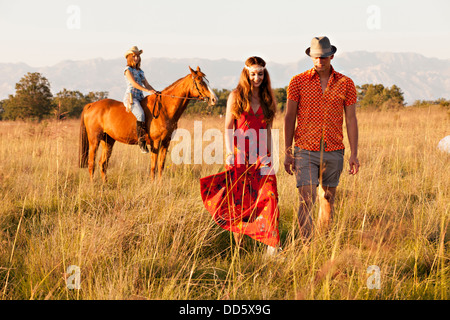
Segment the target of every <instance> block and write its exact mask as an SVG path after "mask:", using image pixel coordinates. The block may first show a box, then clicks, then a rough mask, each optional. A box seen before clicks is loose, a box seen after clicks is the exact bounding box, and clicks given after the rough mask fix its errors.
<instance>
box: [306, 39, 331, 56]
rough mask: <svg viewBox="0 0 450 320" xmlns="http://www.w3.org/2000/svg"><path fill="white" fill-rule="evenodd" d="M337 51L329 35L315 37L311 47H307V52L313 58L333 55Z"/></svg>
mask: <svg viewBox="0 0 450 320" xmlns="http://www.w3.org/2000/svg"><path fill="white" fill-rule="evenodd" d="M336 51H337V48H336V47H335V46H332V45H331V43H330V39H328V38H327V37H315V38H313V39H312V40H311V47H309V48H308V49H306V51H305V52H306V54H307V55H308V56H310V57H312V58H326V57H329V56H332V55H333V54H335V53H336Z"/></svg>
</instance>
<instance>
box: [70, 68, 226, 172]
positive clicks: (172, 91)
mask: <svg viewBox="0 0 450 320" xmlns="http://www.w3.org/2000/svg"><path fill="white" fill-rule="evenodd" d="M189 70H190V71H191V73H190V74H188V75H187V76H185V77H184V78H181V79H179V80H178V81H176V82H174V83H173V84H172V85H170V86H168V87H167V88H166V89H164V90H163V91H162V92H161V93H160V94H157V95H150V96H147V97H145V98H144V100H142V101H141V105H142V108H143V109H144V112H145V119H146V127H147V132H149V134H148V135H146V140H147V143H148V144H149V145H150V149H151V152H152V154H151V172H150V176H151V178H152V179H154V177H155V170H156V163H157V162H158V176H159V177H161V174H162V171H163V168H164V162H165V159H166V154H167V148H168V147H169V143H170V140H171V138H172V133H173V132H174V131H175V129H177V126H178V120H179V119H180V117H181V114H182V113H183V111H184V110H185V109H186V106H187V105H188V103H189V100H190V99H196V100H203V101H209V103H210V104H211V105H215V104H216V103H217V96H216V95H215V94H214V92H213V91H212V90H211V88H210V87H209V86H208V82H207V80H206V79H205V74H204V73H203V72H201V70H200V68H199V67H197V70H196V71H195V70H192V69H191V67H189ZM116 141H119V142H122V143H126V144H137V143H138V137H137V132H136V117H135V116H134V115H133V114H132V113H131V112H127V111H126V109H125V106H124V104H123V103H122V102H119V101H116V100H111V99H103V100H100V101H97V102H94V103H90V104H87V105H86V106H85V107H84V109H83V113H82V114H81V126H80V153H79V156H80V158H79V166H80V168H86V167H88V166H89V174H90V177H91V180H92V179H93V175H94V167H95V155H96V152H97V149H98V146H99V144H100V143H101V144H102V149H103V150H102V155H101V157H100V161H99V166H100V172H101V175H102V179H103V181H106V169H107V167H108V161H109V158H110V157H111V152H112V149H113V146H114V143H115V142H116ZM136 152H137V151H136Z"/></svg>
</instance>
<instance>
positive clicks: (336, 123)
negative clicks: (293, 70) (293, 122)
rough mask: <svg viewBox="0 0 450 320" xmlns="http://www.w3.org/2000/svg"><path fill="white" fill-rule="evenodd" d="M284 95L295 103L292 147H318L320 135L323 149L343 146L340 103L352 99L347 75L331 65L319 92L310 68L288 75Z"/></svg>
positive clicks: (346, 103)
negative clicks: (295, 121)
mask: <svg viewBox="0 0 450 320" xmlns="http://www.w3.org/2000/svg"><path fill="white" fill-rule="evenodd" d="M287 98H288V99H289V100H292V101H295V102H297V103H298V108H297V127H296V128H295V136H294V140H295V146H296V147H299V148H301V149H305V150H309V151H320V142H321V140H322V137H323V138H324V142H325V151H334V150H340V149H344V144H343V142H342V140H343V137H344V135H343V132H342V125H343V120H344V107H347V106H349V105H352V104H354V103H356V88H355V84H354V83H353V81H352V80H351V79H350V78H349V77H346V76H344V75H343V74H340V73H338V72H336V71H334V69H333V67H331V75H330V79H329V80H328V85H327V88H326V90H325V93H322V86H321V84H320V76H319V74H318V73H317V71H316V70H315V69H314V68H312V69H310V70H308V71H305V72H303V73H301V74H298V75H296V76H294V77H293V78H292V79H291V82H290V83H289V87H288V90H287Z"/></svg>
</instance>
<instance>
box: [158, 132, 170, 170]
mask: <svg viewBox="0 0 450 320" xmlns="http://www.w3.org/2000/svg"><path fill="white" fill-rule="evenodd" d="M169 143H170V141H168V142H164V143H163V144H162V145H161V148H160V149H159V154H158V178H160V179H161V177H162V172H163V170H164V164H165V161H166V155H167V149H168V148H169Z"/></svg>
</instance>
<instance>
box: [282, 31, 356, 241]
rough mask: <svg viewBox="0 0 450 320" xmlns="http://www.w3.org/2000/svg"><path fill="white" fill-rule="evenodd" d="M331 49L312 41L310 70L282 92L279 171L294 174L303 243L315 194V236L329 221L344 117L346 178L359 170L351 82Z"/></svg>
mask: <svg viewBox="0 0 450 320" xmlns="http://www.w3.org/2000/svg"><path fill="white" fill-rule="evenodd" d="M336 50H337V49H336V47H335V46H333V45H331V43H330V40H329V39H328V38H327V37H316V38H313V39H312V40H311V46H310V47H309V48H308V49H306V54H307V55H308V56H310V57H311V59H312V61H313V63H314V67H313V68H312V69H310V70H308V71H305V72H303V73H301V74H298V75H296V76H294V77H293V78H292V79H291V81H290V83H289V87H288V90H287V105H286V115H285V119H284V134H285V154H286V158H285V161H284V166H285V170H286V172H287V173H289V174H291V175H292V174H294V173H295V175H296V180H297V188H298V191H299V197H300V206H299V209H298V222H299V226H300V231H301V234H302V237H303V238H304V239H305V240H307V239H309V238H310V237H311V235H312V229H313V224H312V219H311V208H312V206H313V204H314V202H315V199H316V197H317V194H318V195H319V201H320V210H319V218H318V223H317V227H318V229H319V231H322V232H323V231H327V230H329V228H330V224H331V221H332V219H333V205H334V198H335V195H336V188H337V186H338V184H339V177H340V175H341V172H342V170H343V159H344V148H345V147H344V144H343V119H344V116H345V123H346V126H347V136H348V140H349V144H350V150H351V154H350V159H349V165H350V169H349V173H350V174H353V175H354V174H356V173H357V172H358V170H359V162H358V123H357V119H356V110H355V109H356V88H355V85H354V83H353V81H352V80H351V79H350V78H348V77H346V76H344V75H342V74H340V73H338V72H336V71H335V70H334V69H333V67H332V65H331V60H332V59H333V58H334V54H335V52H336ZM296 120H297V127H295V122H296ZM293 140H294V150H292V142H293Z"/></svg>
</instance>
